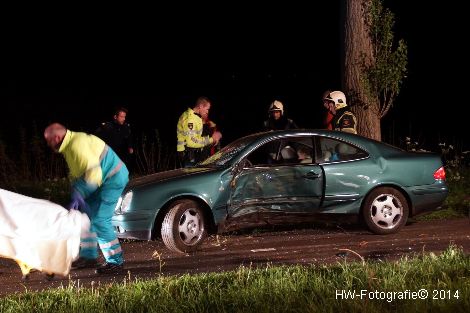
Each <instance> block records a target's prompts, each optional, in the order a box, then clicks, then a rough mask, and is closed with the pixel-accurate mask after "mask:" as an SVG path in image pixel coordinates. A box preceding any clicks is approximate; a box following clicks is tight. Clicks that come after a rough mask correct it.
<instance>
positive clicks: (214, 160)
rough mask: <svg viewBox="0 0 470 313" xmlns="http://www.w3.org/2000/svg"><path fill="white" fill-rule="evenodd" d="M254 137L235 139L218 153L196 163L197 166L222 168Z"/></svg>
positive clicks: (254, 136)
mask: <svg viewBox="0 0 470 313" xmlns="http://www.w3.org/2000/svg"><path fill="white" fill-rule="evenodd" d="M256 137H257V136H256V135H251V136H246V137H243V138H240V139H237V140H235V141H234V142H232V143H230V144H229V145H227V146H225V147H223V148H222V149H221V150H220V151H217V152H216V153H215V154H214V155H212V156H211V157H209V158H207V159H205V160H204V161H202V162H200V163H198V164H197V166H223V165H225V164H226V163H227V162H229V161H230V160H232V158H233V157H234V156H236V155H238V153H239V152H240V151H242V150H243V149H244V148H245V147H246V146H247V145H248V144H250V143H251V142H253V140H254V139H255V138H256Z"/></svg>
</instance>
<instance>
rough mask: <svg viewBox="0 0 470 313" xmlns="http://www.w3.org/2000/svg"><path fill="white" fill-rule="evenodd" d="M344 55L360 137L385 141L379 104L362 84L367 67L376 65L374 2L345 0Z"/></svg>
mask: <svg viewBox="0 0 470 313" xmlns="http://www.w3.org/2000/svg"><path fill="white" fill-rule="evenodd" d="M342 3H343V5H344V8H343V9H344V10H343V12H344V14H343V19H344V49H343V51H344V55H343V66H344V68H343V72H342V73H343V77H342V85H343V90H344V91H345V93H346V95H347V97H348V100H347V101H348V104H349V105H350V106H351V110H352V111H353V112H354V114H355V115H356V118H357V132H358V134H360V135H362V136H365V137H369V138H372V139H376V140H381V130H380V115H379V105H380V104H379V101H378V99H373V98H370V96H368V94H367V93H366V92H365V88H364V86H363V84H362V83H361V76H362V75H363V74H362V71H363V67H364V65H365V66H370V64H373V62H375V61H374V56H373V50H372V49H373V48H372V42H371V39H370V37H369V33H368V30H367V25H366V23H365V10H366V8H367V6H368V5H369V3H370V0H344V1H343V2H342Z"/></svg>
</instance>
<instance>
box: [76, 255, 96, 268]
mask: <svg viewBox="0 0 470 313" xmlns="http://www.w3.org/2000/svg"><path fill="white" fill-rule="evenodd" d="M96 266H98V261H97V260H96V259H87V258H82V257H79V258H78V259H77V260H75V261H73V262H72V269H73V270H76V269H79V268H96Z"/></svg>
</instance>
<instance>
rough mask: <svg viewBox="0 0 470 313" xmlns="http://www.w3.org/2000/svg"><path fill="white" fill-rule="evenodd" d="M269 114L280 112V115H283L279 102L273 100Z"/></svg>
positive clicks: (282, 107)
mask: <svg viewBox="0 0 470 313" xmlns="http://www.w3.org/2000/svg"><path fill="white" fill-rule="evenodd" d="M268 111H269V113H271V112H272V111H281V115H283V114H284V105H282V102H281V101H277V100H274V101H273V103H271V105H270V106H269V110H268Z"/></svg>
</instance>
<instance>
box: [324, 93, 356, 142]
mask: <svg viewBox="0 0 470 313" xmlns="http://www.w3.org/2000/svg"><path fill="white" fill-rule="evenodd" d="M323 106H324V107H325V108H326V109H327V119H326V121H327V125H326V128H328V129H334V130H340V131H344V132H348V133H353V134H357V130H356V125H357V121H356V116H355V115H354V113H352V112H351V110H350V109H349V106H348V104H347V103H346V96H345V95H344V93H343V92H341V91H331V92H327V93H326V94H324V96H323ZM331 117H332V118H331Z"/></svg>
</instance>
